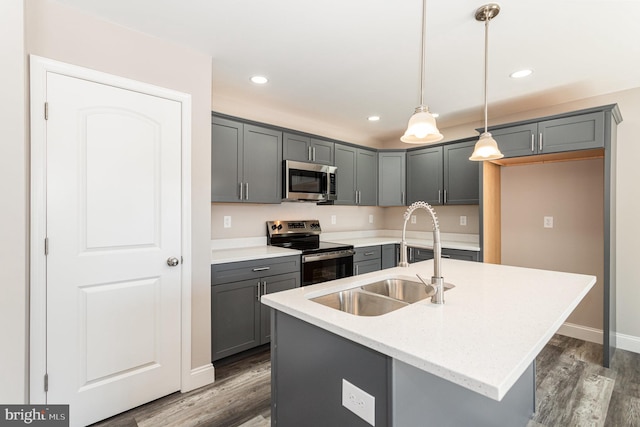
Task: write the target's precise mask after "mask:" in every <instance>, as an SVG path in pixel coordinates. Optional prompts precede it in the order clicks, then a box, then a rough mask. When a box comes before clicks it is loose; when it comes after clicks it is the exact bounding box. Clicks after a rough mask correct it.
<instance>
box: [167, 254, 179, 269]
mask: <svg viewBox="0 0 640 427" xmlns="http://www.w3.org/2000/svg"><path fill="white" fill-rule="evenodd" d="M178 264H180V260H179V259H178V258H176V257H173V256H172V257H171V258H167V265H168V266H169V267H175V266H176V265H178Z"/></svg>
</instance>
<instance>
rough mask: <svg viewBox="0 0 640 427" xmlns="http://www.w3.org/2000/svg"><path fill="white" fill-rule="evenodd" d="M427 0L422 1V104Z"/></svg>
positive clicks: (421, 99)
mask: <svg viewBox="0 0 640 427" xmlns="http://www.w3.org/2000/svg"><path fill="white" fill-rule="evenodd" d="M426 28H427V0H423V1H422V55H421V56H420V106H423V105H424V68H425V66H424V61H425V57H426V55H425V52H426V43H425V38H426V34H427V31H426Z"/></svg>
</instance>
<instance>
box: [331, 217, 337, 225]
mask: <svg viewBox="0 0 640 427" xmlns="http://www.w3.org/2000/svg"><path fill="white" fill-rule="evenodd" d="M335 223H336V216H335V215H331V224H335Z"/></svg>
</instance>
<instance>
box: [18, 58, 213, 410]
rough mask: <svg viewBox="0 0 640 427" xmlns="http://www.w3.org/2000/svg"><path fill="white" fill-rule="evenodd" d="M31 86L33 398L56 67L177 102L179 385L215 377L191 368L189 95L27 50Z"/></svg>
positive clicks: (41, 328) (41, 331)
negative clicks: (49, 99)
mask: <svg viewBox="0 0 640 427" xmlns="http://www.w3.org/2000/svg"><path fill="white" fill-rule="evenodd" d="M29 59H30V90H31V99H30V102H31V104H30V105H31V108H30V109H31V116H30V117H31V213H30V215H31V218H30V219H31V237H30V277H31V280H30V326H29V328H30V331H29V332H30V333H29V342H30V355H29V358H30V360H29V374H30V375H29V377H30V384H29V385H30V391H29V393H30V394H29V401H30V402H31V403H45V402H46V394H45V392H44V387H43V378H44V373H45V370H46V312H45V310H46V288H45V285H46V257H45V255H44V239H45V236H46V210H45V209H46V169H45V168H46V121H45V120H44V103H45V101H46V82H47V73H58V74H62V75H66V76H70V77H76V78H81V79H85V80H88V81H93V82H98V83H103V84H108V85H111V86H114V87H119V88H122V89H127V90H132V91H137V92H141V93H146V94H149V95H153V96H157V97H161V98H165V99H170V100H173V101H177V102H180V103H181V106H182V108H181V112H182V117H181V119H182V153H181V155H182V257H183V264H182V285H181V288H182V295H181V311H182V322H181V372H180V377H181V390H182V391H187V390H192V389H193V388H196V387H197V386H199V385H204V384H206V383H207V381H208V383H211V382H213V366H211V368H209V367H208V365H205V367H199V368H196V369H194V370H192V369H191V271H192V265H191V263H192V257H191V95H189V94H185V93H181V92H177V91H174V90H170V89H165V88H161V87H158V86H154V85H150V84H147V83H142V82H138V81H135V80H131V79H127V78H124V77H119V76H114V75H111V74H108V73H103V72H100V71H95V70H91V69H88V68H84V67H78V66H75V65H71V64H66V63H63V62H59V61H54V60H51V59H47V58H43V57H40V56H36V55H30V56H29Z"/></svg>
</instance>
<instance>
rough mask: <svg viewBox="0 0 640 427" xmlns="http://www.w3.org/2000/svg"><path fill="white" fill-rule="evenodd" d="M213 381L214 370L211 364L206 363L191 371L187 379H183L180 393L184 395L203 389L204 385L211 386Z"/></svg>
mask: <svg viewBox="0 0 640 427" xmlns="http://www.w3.org/2000/svg"><path fill="white" fill-rule="evenodd" d="M214 381H215V368H214V367H213V364H211V363H208V364H206V365H202V366H199V367H197V368H194V369H192V370H191V372H190V375H189V376H188V377H187V378H183V382H182V387H181V388H180V391H181V392H182V393H186V392H188V391H191V390H195V389H197V388H200V387H204V386H205V385H209V384H212V383H213V382H214Z"/></svg>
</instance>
